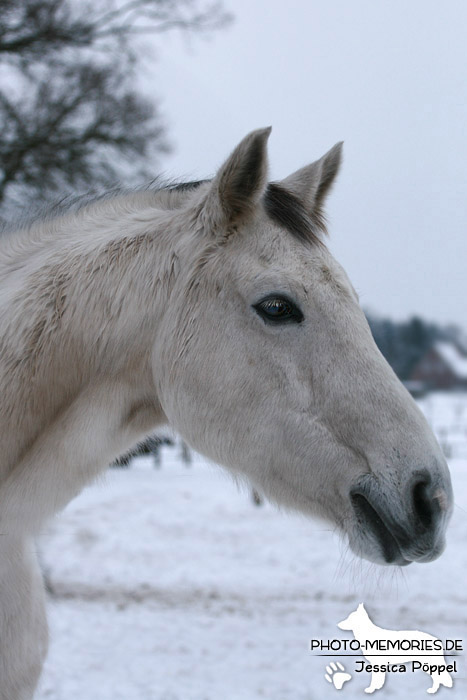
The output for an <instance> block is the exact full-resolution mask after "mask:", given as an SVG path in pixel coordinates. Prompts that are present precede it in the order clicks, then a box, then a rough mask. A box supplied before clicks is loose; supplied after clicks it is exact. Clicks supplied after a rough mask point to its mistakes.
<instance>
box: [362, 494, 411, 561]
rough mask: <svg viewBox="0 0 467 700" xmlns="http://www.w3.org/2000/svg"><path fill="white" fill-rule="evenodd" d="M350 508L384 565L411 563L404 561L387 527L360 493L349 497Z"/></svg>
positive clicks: (396, 542) (397, 544)
mask: <svg viewBox="0 0 467 700" xmlns="http://www.w3.org/2000/svg"><path fill="white" fill-rule="evenodd" d="M351 501H352V506H353V509H354V512H355V515H356V517H357V522H358V524H359V527H360V529H361V530H363V529H364V530H365V532H368V530H369V534H371V535H372V536H373V537H372V539H373V540H375V541H376V542H377V544H378V547H379V549H380V552H381V554H382V556H383V558H384V561H385V563H386V564H395V565H397V566H407V565H408V564H411V563H412V562H411V561H410V560H408V559H406V558H405V557H404V556H403V554H402V551H401V548H400V546H399V543H398V541H397V540H396V538H395V537H394V535H393V534H392V532H391V530H390V529H389V527H388V525H387V524H386V523H385V521H384V520H383V518H382V516H381V515H380V514H379V513H378V511H377V510H376V509H375V508H374V507H373V506H372V505H371V503H370V502H369V501H368V500H367V499H366V498H365V496H363V495H362V494H361V493H353V494H352V495H351Z"/></svg>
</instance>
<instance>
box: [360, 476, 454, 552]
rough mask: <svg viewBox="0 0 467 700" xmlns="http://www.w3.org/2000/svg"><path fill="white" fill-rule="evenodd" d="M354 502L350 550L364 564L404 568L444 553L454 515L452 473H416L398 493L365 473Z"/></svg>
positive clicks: (390, 486)
mask: <svg viewBox="0 0 467 700" xmlns="http://www.w3.org/2000/svg"><path fill="white" fill-rule="evenodd" d="M350 501H351V504H352V510H353V514H354V516H355V519H354V529H353V532H352V533H351V534H350V535H349V541H350V546H351V548H352V549H353V551H354V552H355V553H357V554H358V555H359V556H361V557H363V558H364V559H369V560H370V561H374V562H377V563H380V564H394V565H398V566H406V565H407V564H410V563H411V562H429V561H433V559H436V558H437V557H439V555H440V554H441V553H442V551H443V549H444V546H445V531H446V526H447V523H448V521H449V518H450V516H451V512H452V487H451V481H450V478H449V473H448V472H446V473H442V474H441V473H435V474H432V473H430V472H428V471H427V470H419V471H416V472H414V473H413V474H412V475H411V478H410V480H409V481H407V483H406V484H405V486H404V488H403V489H401V490H399V491H398V492H396V489H395V487H394V486H393V485H391V484H388V482H387V481H384V482H382V481H381V480H379V479H378V477H377V476H375V475H374V474H366V475H364V476H363V477H362V478H361V479H360V480H359V481H358V482H357V484H356V485H354V487H353V488H352V489H351V491H350Z"/></svg>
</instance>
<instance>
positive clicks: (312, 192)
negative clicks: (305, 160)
mask: <svg viewBox="0 0 467 700" xmlns="http://www.w3.org/2000/svg"><path fill="white" fill-rule="evenodd" d="M341 160H342V141H341V142H340V143H336V145H335V146H333V147H332V148H331V150H330V151H328V152H327V153H326V154H325V155H324V156H323V157H322V158H320V159H319V160H317V161H315V162H314V163H311V165H306V166H305V167H304V168H300V170H297V171H296V172H295V173H292V175H289V177H286V178H285V180H282V182H281V183H280V184H281V185H283V186H284V187H285V189H287V190H289V192H292V193H293V194H294V195H295V196H296V197H298V199H299V200H300V201H301V202H302V203H303V205H304V207H305V209H306V210H307V211H308V212H309V213H310V214H314V215H317V216H318V217H319V216H320V215H321V213H322V208H323V206H324V201H325V199H326V196H327V195H328V193H329V190H330V189H331V186H332V184H333V182H334V180H335V177H336V175H337V173H338V172H339V166H340V164H341Z"/></svg>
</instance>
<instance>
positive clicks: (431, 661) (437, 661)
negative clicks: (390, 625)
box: [337, 603, 452, 693]
mask: <svg viewBox="0 0 467 700" xmlns="http://www.w3.org/2000/svg"><path fill="white" fill-rule="evenodd" d="M337 626H338V627H339V628H340V629H341V630H350V631H351V632H353V634H354V637H355V639H356V640H357V641H358V643H359V644H360V648H361V650H362V655H363V656H364V657H365V659H367V661H368V663H369V664H370V665H371V666H372V669H371V682H370V685H369V686H368V688H365V693H374V691H375V690H379V688H382V687H383V685H384V681H385V680H386V671H385V670H384V669H385V668H387V667H388V666H390V665H392V664H394V654H391V652H390V651H388V652H387V653H386V652H385V651H381V650H378V649H377V644H378V640H381V642H383V640H384V641H386V640H388V641H390V642H396V643H397V642H398V641H400V642H402V641H404V642H405V643H406V644H410V646H411V649H414V651H412V650H411V651H407V652H403V653H401V654H397V656H398V658H397V664H398V665H399V664H404V665H405V664H406V663H408V662H412V663H413V668H421V669H422V670H424V671H426V672H427V673H428V674H429V675H430V676H431V678H432V681H433V685H432V686H431V688H429V689H428V691H427V692H428V693H436V691H437V690H438V688H439V687H440V685H444V686H446V687H447V688H451V687H452V678H451V676H450V675H449V673H448V671H447V669H446V666H447V664H446V661H445V660H444V656H443V655H442V654H441V653H439V652H433V655H432V656H427V654H426V653H424V652H421V651H419V650H420V649H423V648H427V647H429V648H431V649H433V645H432V644H431V645H430V644H427V641H428V640H429V641H431V642H434V641H436V642H438V644H439V640H438V639H437V638H436V637H433V636H432V635H431V634H427V633H426V632H419V631H418V630H386V629H383V628H382V627H378V626H377V625H374V624H373V623H372V621H371V620H370V618H369V617H368V613H367V611H366V610H365V608H364V607H363V603H360V605H359V606H358V608H357V609H356V610H355V611H354V612H352V613H350V615H349V616H348V617H347V618H346V619H345V620H342V622H339V623H338V625H337ZM407 640H408V642H407ZM417 647H418V648H417ZM435 648H436V646H435ZM368 649H370V650H371V651H368ZM373 649H374V650H375V651H374V652H373ZM361 663H362V662H361ZM375 669H376V670H375Z"/></svg>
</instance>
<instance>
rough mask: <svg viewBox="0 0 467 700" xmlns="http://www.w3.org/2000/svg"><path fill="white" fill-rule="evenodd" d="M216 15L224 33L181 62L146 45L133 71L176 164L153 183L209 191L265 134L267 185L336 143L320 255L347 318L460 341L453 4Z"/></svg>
mask: <svg viewBox="0 0 467 700" xmlns="http://www.w3.org/2000/svg"><path fill="white" fill-rule="evenodd" d="M225 6H226V8H227V9H229V10H230V11H231V12H233V14H234V15H235V23H234V24H233V25H232V26H231V27H230V28H229V29H227V30H225V31H222V32H220V33H218V34H216V35H215V36H213V37H212V38H211V39H210V40H209V41H201V40H199V39H196V40H194V41H192V42H191V46H190V47H187V45H186V42H185V41H184V40H183V39H180V38H179V37H175V36H173V35H172V36H170V37H169V36H165V37H163V38H162V41H161V37H158V40H157V41H158V46H159V48H158V62H157V63H156V64H153V63H152V62H151V63H149V62H148V63H147V66H149V65H151V68H150V69H149V68H148V67H147V68H146V72H147V73H148V74H150V75H147V76H146V78H145V80H148V83H149V84H150V85H151V86H152V85H153V86H154V94H155V95H157V96H160V97H161V98H162V99H161V106H162V109H163V112H164V114H165V116H166V119H167V123H168V125H169V133H170V137H171V140H172V143H173V145H174V146H175V148H176V151H175V153H174V154H173V155H172V156H170V157H168V158H167V159H166V161H165V168H166V173H167V175H169V176H176V177H187V178H198V177H206V176H208V175H211V174H212V173H213V172H215V170H216V168H217V167H218V166H219V165H220V163H221V162H222V161H223V160H224V158H225V157H226V156H227V155H228V153H229V152H230V151H231V150H232V148H233V147H234V146H235V145H236V143H237V142H238V141H239V140H240V139H241V138H242V137H243V136H244V135H245V134H246V133H247V132H248V131H251V130H252V129H255V128H258V127H262V126H267V125H272V127H273V132H272V135H271V138H270V163H271V177H272V178H276V179H278V178H282V177H285V176H286V175H288V174H289V173H290V172H292V171H293V170H295V169H297V168H298V167H300V166H302V165H305V164H306V163H308V162H311V161H312V160H315V159H316V158H318V157H320V156H321V155H322V154H323V153H324V152H325V151H326V150H328V149H329V148H330V147H331V146H332V145H333V144H334V143H335V142H337V141H340V140H344V165H343V169H342V172H341V174H340V176H339V180H338V182H337V183H336V186H335V188H334V191H333V192H332V194H331V196H330V198H329V201H328V215H329V222H330V232H331V239H330V242H329V245H330V247H331V250H332V251H333V253H334V255H335V256H336V258H337V259H338V260H339V261H340V262H341V263H342V264H343V266H344V267H345V269H346V270H347V272H348V274H349V276H350V278H351V279H352V281H353V283H354V285H355V286H356V288H357V290H358V291H359V293H360V297H361V301H362V305H363V306H364V307H365V308H369V309H372V310H375V311H377V312H379V313H381V314H384V315H390V316H392V317H394V318H406V317H408V316H409V315H410V314H414V313H417V314H420V315H423V316H424V317H426V318H428V319H433V320H438V321H441V322H443V323H444V322H450V321H453V322H456V323H458V324H460V325H462V326H463V327H464V328H466V329H467V314H466V298H467V275H466V263H467V235H466V234H467V231H466V228H467V226H466V222H467V211H466V209H467V205H466V192H467V3H466V2H465V1H463V0H447V1H446V2H438V1H435V0H410V1H408V0H388V1H383V0H352V1H351V2H347V1H346V0H337V1H332V0H287V2H284V1H281V2H276V1H275V0H269V1H268V0H225ZM148 83H146V84H148Z"/></svg>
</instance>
